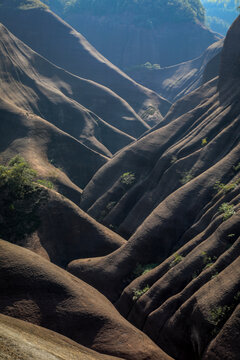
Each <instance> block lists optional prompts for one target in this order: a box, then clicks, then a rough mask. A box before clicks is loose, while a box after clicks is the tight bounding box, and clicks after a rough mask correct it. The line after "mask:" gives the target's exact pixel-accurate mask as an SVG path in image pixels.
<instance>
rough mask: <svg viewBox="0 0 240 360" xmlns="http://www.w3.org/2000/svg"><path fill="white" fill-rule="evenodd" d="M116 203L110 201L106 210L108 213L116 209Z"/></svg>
mask: <svg viewBox="0 0 240 360" xmlns="http://www.w3.org/2000/svg"><path fill="white" fill-rule="evenodd" d="M116 203H117V202H116V201H110V202H109V203H108V204H107V206H106V210H107V211H108V212H110V211H111V210H112V209H113V208H114V206H115V205H116Z"/></svg>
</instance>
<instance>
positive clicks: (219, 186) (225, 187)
mask: <svg viewBox="0 0 240 360" xmlns="http://www.w3.org/2000/svg"><path fill="white" fill-rule="evenodd" d="M239 183H240V178H239V179H237V180H236V181H234V182H231V183H229V184H224V183H221V182H220V181H216V182H215V185H214V190H216V191H217V192H218V193H223V194H226V193H228V192H229V191H231V190H235V189H236V188H237V187H238V185H239Z"/></svg>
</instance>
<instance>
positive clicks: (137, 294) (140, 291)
mask: <svg viewBox="0 0 240 360" xmlns="http://www.w3.org/2000/svg"><path fill="white" fill-rule="evenodd" d="M149 289H150V287H149V285H147V286H145V288H144V289H135V290H134V291H133V294H134V295H133V298H132V299H133V301H136V300H138V299H139V298H140V297H141V296H142V295H143V294H145V293H146V292H147V291H148V290H149Z"/></svg>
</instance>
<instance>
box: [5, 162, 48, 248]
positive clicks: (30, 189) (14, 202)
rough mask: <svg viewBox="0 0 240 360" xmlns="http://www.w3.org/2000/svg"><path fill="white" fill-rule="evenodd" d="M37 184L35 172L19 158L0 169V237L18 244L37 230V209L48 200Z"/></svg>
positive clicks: (42, 189)
mask: <svg viewBox="0 0 240 360" xmlns="http://www.w3.org/2000/svg"><path fill="white" fill-rule="evenodd" d="M40 181H42V180H40ZM38 182H39V179H38V178H37V172H36V171H34V170H33V169H32V168H31V167H30V166H29V164H28V163H27V162H26V161H25V160H24V158H22V157H21V156H15V157H14V158H12V159H11V160H10V161H9V163H8V164H7V165H6V166H3V165H1V166H0V209H1V213H0V215H1V216H0V237H1V238H3V239H5V240H8V241H12V242H18V241H19V240H21V239H23V238H24V237H25V236H26V235H27V234H31V233H32V232H34V231H35V230H36V229H37V228H38V226H39V217H38V215H37V210H38V208H39V206H40V204H41V203H42V201H43V200H44V199H46V197H47V195H46V191H45V190H44V188H41V187H40V186H39V184H38Z"/></svg>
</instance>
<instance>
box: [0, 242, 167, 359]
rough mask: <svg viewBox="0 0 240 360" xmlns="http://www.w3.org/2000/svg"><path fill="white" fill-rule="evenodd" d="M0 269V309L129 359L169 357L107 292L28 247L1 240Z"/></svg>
mask: <svg viewBox="0 0 240 360" xmlns="http://www.w3.org/2000/svg"><path fill="white" fill-rule="evenodd" d="M0 268H1V279H0V288H1V293H2V294H4V296H1V299H0V311H1V313H3V314H5V315H8V316H12V317H16V318H20V319H22V320H27V321H28V322H32V323H33V324H36V325H41V326H43V327H46V328H48V329H50V330H53V331H56V332H58V333H61V334H63V335H65V336H67V337H69V338H71V339H72V340H74V341H76V342H78V343H79V344H81V345H84V346H86V347H89V348H91V349H93V350H95V351H99V352H101V353H104V354H108V355H112V356H117V357H121V358H124V359H129V360H135V359H136V360H143V359H144V360H147V359H152V360H155V359H156V360H161V359H166V360H167V359H169V360H170V358H169V357H168V356H167V355H165V354H164V353H163V352H162V350H160V348H158V347H157V346H156V345H155V344H154V343H153V342H152V341H151V340H150V339H148V337H147V336H146V335H144V334H143V333H141V332H140V331H139V330H137V329H136V328H134V327H133V326H132V325H131V324H129V323H128V322H127V321H126V320H125V319H124V318H123V317H121V316H120V315H119V313H118V312H117V310H116V309H115V308H114V306H113V305H112V304H111V303H110V302H109V301H108V300H107V299H106V298H105V297H104V296H103V295H101V294H100V293H98V292H97V291H96V290H95V289H94V288H92V287H91V286H89V285H87V284H85V283H84V282H82V281H81V280H79V279H77V278H75V277H74V276H72V275H71V274H69V273H67V272H66V271H65V270H62V269H60V268H58V267H57V266H56V265H54V264H51V263H50V262H48V261H46V260H44V259H42V258H41V257H39V256H38V255H36V254H33V253H32V252H29V250H26V249H23V248H21V247H18V246H16V245H13V244H10V243H8V242H5V241H0ZM16 269H17V271H16Z"/></svg>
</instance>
